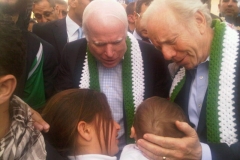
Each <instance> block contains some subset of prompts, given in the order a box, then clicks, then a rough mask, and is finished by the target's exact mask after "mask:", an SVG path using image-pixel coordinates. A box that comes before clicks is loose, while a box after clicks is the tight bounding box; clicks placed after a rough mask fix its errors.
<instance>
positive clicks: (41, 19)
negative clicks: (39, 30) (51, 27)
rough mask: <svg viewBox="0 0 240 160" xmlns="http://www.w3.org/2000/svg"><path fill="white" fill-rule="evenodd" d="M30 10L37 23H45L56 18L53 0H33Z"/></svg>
mask: <svg viewBox="0 0 240 160" xmlns="http://www.w3.org/2000/svg"><path fill="white" fill-rule="evenodd" d="M32 12H33V14H34V17H35V18H36V20H37V22H38V23H45V22H50V21H54V20H57V19H58V15H57V13H56V12H55V3H54V1H53V0H34V1H33V7H32Z"/></svg>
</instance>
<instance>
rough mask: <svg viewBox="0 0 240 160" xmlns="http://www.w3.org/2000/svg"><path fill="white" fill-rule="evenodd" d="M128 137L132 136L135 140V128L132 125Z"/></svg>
mask: <svg viewBox="0 0 240 160" xmlns="http://www.w3.org/2000/svg"><path fill="white" fill-rule="evenodd" d="M130 138H134V139H135V140H137V135H136V132H135V128H134V127H133V126H132V127H131V134H130Z"/></svg>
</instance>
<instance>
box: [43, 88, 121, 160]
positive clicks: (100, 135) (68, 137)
mask: <svg viewBox="0 0 240 160" xmlns="http://www.w3.org/2000/svg"><path fill="white" fill-rule="evenodd" d="M42 114H43V118H44V119H45V120H46V122H47V123H49V124H50V126H51V129H50V131H49V132H48V133H47V134H46V138H47V140H48V141H49V142H50V144H52V145H53V147H55V148H56V149H57V150H58V151H59V152H60V153H61V154H62V155H63V156H65V157H68V159H73V160H75V159H76V160H82V159H89V158H90V159H113V160H115V159H116V157H110V156H114V155H115V154H116V153H117V152H118V140H117V135H118V131H119V130H120V126H119V124H117V123H116V122H115V121H114V120H113V118H112V114H111V110H110V107H109V105H108V103H107V99H106V96H105V95H104V94H103V93H100V92H97V91H94V90H90V89H70V90H65V91H62V92H60V93H58V94H56V95H55V96H53V97H52V98H51V99H50V100H49V102H48V103H47V104H46V107H45V109H44V110H43V113H42Z"/></svg>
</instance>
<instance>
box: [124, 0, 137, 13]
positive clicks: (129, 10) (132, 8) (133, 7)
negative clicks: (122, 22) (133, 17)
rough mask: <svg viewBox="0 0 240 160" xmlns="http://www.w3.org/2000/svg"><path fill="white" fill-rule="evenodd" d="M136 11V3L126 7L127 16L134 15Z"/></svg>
mask: <svg viewBox="0 0 240 160" xmlns="http://www.w3.org/2000/svg"><path fill="white" fill-rule="evenodd" d="M134 10H135V2H131V3H129V4H128V5H127V7H126V13H127V15H130V14H133V13H134Z"/></svg>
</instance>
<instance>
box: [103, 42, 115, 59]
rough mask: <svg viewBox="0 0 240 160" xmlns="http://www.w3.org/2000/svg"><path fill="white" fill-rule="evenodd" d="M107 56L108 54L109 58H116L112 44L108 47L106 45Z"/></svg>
mask: <svg viewBox="0 0 240 160" xmlns="http://www.w3.org/2000/svg"><path fill="white" fill-rule="evenodd" d="M105 54H106V56H108V57H113V56H114V52H113V47H112V44H107V45H106V50H105Z"/></svg>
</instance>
